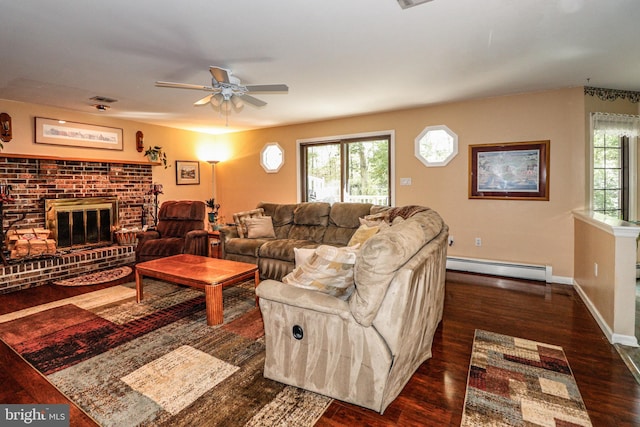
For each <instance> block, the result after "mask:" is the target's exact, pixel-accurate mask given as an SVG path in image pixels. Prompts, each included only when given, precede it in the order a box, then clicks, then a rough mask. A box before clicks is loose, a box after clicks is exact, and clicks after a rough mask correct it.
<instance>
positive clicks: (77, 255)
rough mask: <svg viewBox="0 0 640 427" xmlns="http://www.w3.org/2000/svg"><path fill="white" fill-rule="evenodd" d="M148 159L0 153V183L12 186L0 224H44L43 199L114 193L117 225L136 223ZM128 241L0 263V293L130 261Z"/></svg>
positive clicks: (147, 178)
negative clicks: (0, 274)
mask: <svg viewBox="0 0 640 427" xmlns="http://www.w3.org/2000/svg"><path fill="white" fill-rule="evenodd" d="M152 182H153V176H152V164H147V163H143V162H131V163H126V162H113V161H91V160H83V159H77V160H66V159H57V158H51V157H49V158H47V157H46V156H43V157H42V158H40V157H35V156H26V155H25V156H20V155H3V154H2V153H0V183H2V184H8V185H11V187H12V192H11V195H12V196H13V198H14V199H15V200H14V201H11V202H7V203H5V204H4V218H3V221H1V222H0V226H2V227H3V228H4V230H5V231H6V230H7V229H8V228H9V226H10V225H13V226H14V227H16V228H25V227H30V228H43V227H45V212H44V200H45V199H57V198H80V197H106V196H116V197H118V201H119V207H120V210H119V218H118V222H119V224H120V226H121V227H127V228H132V227H141V226H142V216H143V213H142V208H143V204H144V202H145V196H146V193H147V192H148V191H149V188H150V187H151V184H152ZM134 261H135V254H134V251H133V246H115V245H114V246H109V247H102V248H95V249H87V250H83V251H78V252H72V253H68V254H60V255H57V256H55V257H51V258H43V259H39V260H31V261H29V260H25V261H21V262H19V263H16V264H13V263H12V264H10V265H9V266H4V267H1V266H0V268H1V271H2V277H0V294H4V293H8V292H12V291H17V290H20V289H26V288H32V287H35V286H40V285H44V284H46V283H49V282H51V281H52V280H57V279H66V278H70V277H75V276H78V275H81V274H85V273H87V272H95V271H98V270H104V269H108V268H114V267H119V266H122V265H125V264H133V263H134Z"/></svg>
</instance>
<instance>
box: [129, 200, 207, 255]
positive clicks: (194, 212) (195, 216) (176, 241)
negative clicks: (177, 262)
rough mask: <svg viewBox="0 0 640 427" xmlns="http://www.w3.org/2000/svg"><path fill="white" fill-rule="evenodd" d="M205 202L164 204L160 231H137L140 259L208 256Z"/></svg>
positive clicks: (161, 212) (184, 201)
mask: <svg viewBox="0 0 640 427" xmlns="http://www.w3.org/2000/svg"><path fill="white" fill-rule="evenodd" d="M205 213H206V208H205V204H204V202H200V201H190V200H179V201H168V202H164V203H162V205H161V206H160V210H159V211H158V224H157V226H156V230H152V231H143V232H140V233H138V234H137V237H138V245H137V246H136V262H144V261H149V260H152V259H157V258H162V257H168V256H172V255H178V254H183V253H184V254H192V255H202V256H207V255H208V253H209V252H208V251H209V237H208V233H207V230H206V229H205V228H204V218H205Z"/></svg>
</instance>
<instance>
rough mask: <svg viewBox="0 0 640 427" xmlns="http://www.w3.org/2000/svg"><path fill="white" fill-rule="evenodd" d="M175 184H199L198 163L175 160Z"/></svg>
mask: <svg viewBox="0 0 640 427" xmlns="http://www.w3.org/2000/svg"><path fill="white" fill-rule="evenodd" d="M176 184H177V185H196V184H200V163H199V162H194V161H188V160H176Z"/></svg>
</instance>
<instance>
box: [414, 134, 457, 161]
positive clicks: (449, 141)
mask: <svg viewBox="0 0 640 427" xmlns="http://www.w3.org/2000/svg"><path fill="white" fill-rule="evenodd" d="M415 154H416V157H417V158H418V159H419V160H420V161H421V162H422V163H424V165H425V166H429V167H431V166H446V165H447V163H449V162H450V161H451V160H452V159H453V158H454V157H455V156H456V154H458V135H456V134H455V133H453V131H451V129H449V128H448V127H446V126H445V125H438V126H427V127H426V128H424V130H423V131H422V132H421V133H420V135H418V136H417V137H416V142H415Z"/></svg>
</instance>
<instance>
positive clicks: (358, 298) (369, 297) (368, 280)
mask: <svg viewBox="0 0 640 427" xmlns="http://www.w3.org/2000/svg"><path fill="white" fill-rule="evenodd" d="M443 224H444V223H443V222H442V219H441V218H440V215H438V214H437V213H436V212H435V211H432V210H426V211H422V212H419V213H416V214H415V215H413V216H411V217H409V218H408V219H407V220H405V221H403V222H400V223H399V224H395V225H393V226H392V227H389V228H387V229H385V230H384V231H381V232H379V233H378V234H376V235H375V236H373V237H371V238H370V239H369V240H367V241H366V242H365V243H364V244H363V245H362V247H361V249H360V251H359V253H358V258H357V261H356V266H355V271H354V278H355V285H356V290H355V292H354V295H353V297H352V298H351V300H349V306H350V308H351V312H352V314H353V317H354V318H355V319H356V321H357V322H358V323H360V324H361V325H363V326H371V324H372V322H373V319H374V318H375V316H376V313H377V312H378V309H379V308H380V304H381V303H382V300H383V298H384V296H385V293H386V292H387V288H388V286H389V283H390V282H391V279H392V278H393V276H394V274H395V273H396V271H397V270H398V269H399V268H400V267H402V265H404V263H405V262H407V260H408V259H409V258H411V257H412V256H413V255H414V254H415V253H416V252H417V251H418V250H419V249H420V248H421V247H422V246H424V245H425V244H427V243H428V242H429V241H431V239H433V238H434V237H435V236H437V235H438V233H440V230H441V229H442V227H443Z"/></svg>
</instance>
